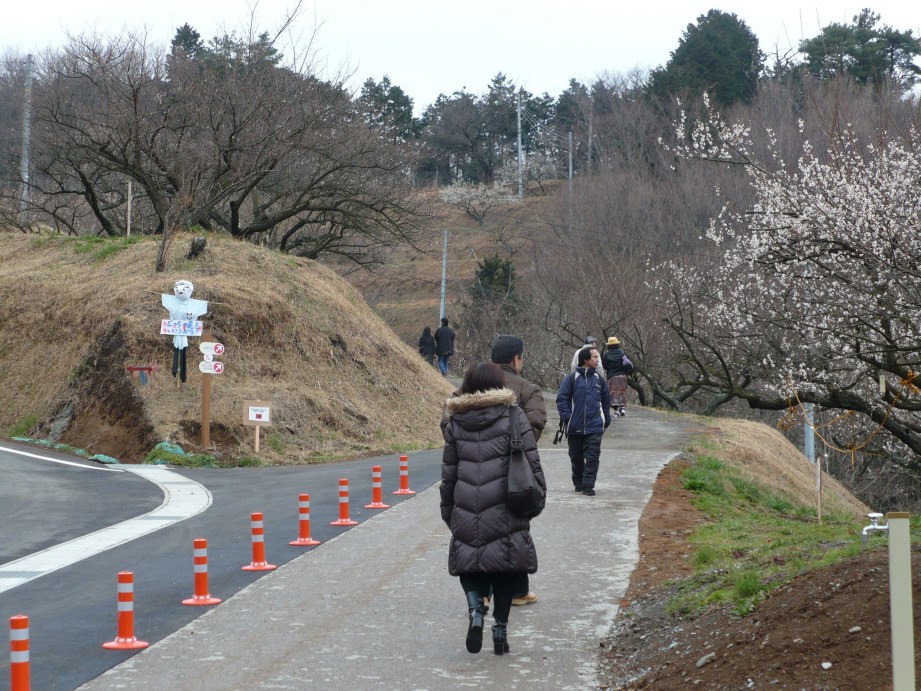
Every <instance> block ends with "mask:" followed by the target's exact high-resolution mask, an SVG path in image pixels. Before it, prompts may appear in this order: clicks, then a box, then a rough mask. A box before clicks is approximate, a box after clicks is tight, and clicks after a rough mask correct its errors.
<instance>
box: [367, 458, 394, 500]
mask: <svg viewBox="0 0 921 691" xmlns="http://www.w3.org/2000/svg"><path fill="white" fill-rule="evenodd" d="M365 508H366V509H389V508H390V504H385V503H384V497H383V490H382V489H381V467H380V466H379V465H376V466H374V467H373V468H371V503H370V504H365Z"/></svg>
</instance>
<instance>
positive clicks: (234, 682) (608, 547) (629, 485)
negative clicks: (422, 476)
mask: <svg viewBox="0 0 921 691" xmlns="http://www.w3.org/2000/svg"><path fill="white" fill-rule="evenodd" d="M551 409H552V404H551ZM554 427H555V422H551V425H550V428H549V429H548V430H547V432H548V434H546V435H545V437H544V438H543V439H542V440H541V442H542V443H541V445H540V448H541V459H542V462H543V465H544V472H545V475H546V477H547V481H548V487H549V491H548V502H547V508H546V510H545V511H544V513H543V514H542V515H541V516H540V517H539V518H537V519H536V520H535V521H534V522H533V523H532V536H533V537H534V541H535V544H536V546H537V552H538V558H539V561H540V568H539V570H538V572H537V574H535V575H534V576H533V577H532V578H531V587H532V589H533V590H535V591H536V592H537V594H538V598H539V599H538V601H537V603H535V604H533V605H529V606H527V607H515V608H513V610H512V614H511V617H510V621H509V642H510V646H511V654H509V655H503V656H496V655H493V653H492V650H491V645H489V634H488V633H487V635H486V641H485V643H486V644H485V645H484V648H483V651H482V652H481V653H480V654H477V655H471V654H469V653H467V652H466V650H465V649H464V636H465V632H466V626H467V609H466V600H465V599H464V596H463V593H462V591H461V589H460V586H459V585H458V582H457V579H456V578H453V577H451V576H450V575H449V574H448V573H447V549H448V541H449V538H450V535H449V533H448V530H447V528H446V527H445V526H444V524H443V523H442V522H441V521H440V517H439V512H438V502H439V496H438V489H437V486H434V485H433V486H430V487H429V488H428V489H426V490H424V491H422V492H420V493H419V494H418V495H416V496H415V497H414V498H412V499H411V500H409V501H404V502H402V503H400V504H399V505H397V506H394V507H393V508H392V509H388V510H386V511H383V512H381V513H380V514H379V515H378V516H377V517H376V518H375V519H374V520H372V521H368V522H366V523H364V524H363V525H360V526H357V527H355V528H351V529H349V530H347V531H345V532H344V533H343V534H341V535H340V536H339V537H336V538H335V539H334V540H331V541H329V542H327V543H325V544H323V545H320V546H319V547H317V548H315V549H313V550H312V551H311V552H310V553H309V554H307V555H304V556H303V557H302V558H299V559H294V560H292V561H291V562H289V563H288V564H286V565H285V566H284V567H282V568H279V569H278V570H277V571H274V572H272V573H270V574H269V575H267V576H265V577H264V578H261V579H259V580H258V581H257V582H255V583H253V584H252V585H250V586H249V587H247V588H245V589H243V590H242V591H240V592H239V593H238V594H237V595H236V596H234V597H233V598H231V599H230V600H228V601H225V602H224V603H222V604H220V605H218V606H216V607H213V608H209V610H208V611H207V612H206V613H205V614H204V615H203V616H201V617H200V618H198V619H196V620H195V621H191V622H190V623H189V624H188V625H187V626H185V627H183V628H182V629H180V630H179V631H176V632H175V633H173V634H172V635H170V636H168V637H167V638H165V639H163V640H161V641H160V642H159V643H158V644H157V645H155V646H152V647H151V648H148V649H147V650H143V651H141V652H140V653H138V654H137V655H134V656H133V657H131V659H130V660H127V661H126V662H124V663H122V664H120V665H117V666H115V667H113V668H112V669H110V670H108V671H107V672H106V673H105V674H103V675H102V676H100V677H98V678H96V679H94V680H92V681H90V682H88V683H87V684H86V685H85V686H84V687H81V688H83V689H86V690H87V691H96V690H103V691H108V690H111V689H119V690H123V689H138V690H141V691H159V690H161V689H162V690H163V691H167V690H169V691H174V690H175V689H196V690H197V691H210V690H215V691H216V690H222V691H231V690H233V691H236V690H238V689H292V690H296V691H299V690H301V689H324V690H325V689H343V690H346V689H347V690H349V691H352V690H354V689H388V690H390V689H416V690H421V689H456V688H464V687H484V686H488V687H490V688H503V689H524V688H528V689H537V688H540V689H553V690H554V691H557V690H559V689H596V688H598V681H599V680H598V678H597V676H596V671H597V667H596V665H597V660H598V650H599V644H600V643H601V641H602V640H603V639H604V637H605V635H606V634H607V632H608V631H609V630H610V626H611V623H612V622H613V620H614V617H615V616H616V614H617V611H618V608H619V602H620V598H621V597H622V596H623V594H624V592H625V591H626V588H627V585H628V583H629V577H630V573H631V572H632V571H633V568H634V566H635V564H636V560H637V558H638V541H639V536H638V532H637V521H638V519H639V516H640V514H641V513H642V510H643V507H644V506H645V504H646V502H647V501H648V499H649V496H650V495H651V492H652V485H653V483H654V481H655V478H656V475H657V474H658V472H659V470H660V469H661V468H662V467H663V466H664V464H666V463H667V462H668V461H669V460H670V459H671V458H673V457H674V456H675V455H676V454H677V453H679V452H680V450H681V449H682V448H683V446H684V445H685V443H686V442H687V440H688V438H689V435H690V434H692V433H693V429H690V428H689V427H688V425H687V423H686V421H685V419H684V418H680V417H678V416H668V415H662V414H659V413H654V412H652V411H640V410H636V409H631V410H629V411H628V417H627V418H625V419H623V420H618V421H616V422H615V425H614V426H613V428H612V429H611V430H609V433H608V434H607V435H605V440H604V442H603V445H602V461H601V471H600V473H599V478H598V483H597V485H596V490H597V492H598V494H597V496H595V497H585V496H583V495H581V494H575V493H574V492H573V491H572V484H571V482H570V479H569V474H570V472H569V463H568V459H567V456H566V451H565V448H561V447H560V446H553V445H552V444H551V443H550V442H551V440H552V430H553V429H554ZM435 455H436V466H437V452H436V454H435ZM420 486H422V485H420ZM491 623H492V622H491V621H489V620H488V624H491Z"/></svg>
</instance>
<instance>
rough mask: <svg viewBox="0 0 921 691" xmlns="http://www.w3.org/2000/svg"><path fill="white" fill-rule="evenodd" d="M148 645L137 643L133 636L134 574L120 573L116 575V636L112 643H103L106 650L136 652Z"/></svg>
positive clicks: (142, 642) (143, 642)
mask: <svg viewBox="0 0 921 691" xmlns="http://www.w3.org/2000/svg"><path fill="white" fill-rule="evenodd" d="M148 645H150V643H148V642H147V641H139V640H138V639H137V638H136V637H135V635H134V574H133V573H132V572H131V571H120V572H119V574H118V635H117V636H116V637H115V640H114V641H109V642H108V643H103V644H102V647H103V648H106V649H107V650H138V649H140V648H146V647H147V646H148Z"/></svg>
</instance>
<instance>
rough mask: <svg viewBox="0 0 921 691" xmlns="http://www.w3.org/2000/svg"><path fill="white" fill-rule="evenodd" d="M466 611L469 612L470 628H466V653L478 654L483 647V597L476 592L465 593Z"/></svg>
mask: <svg viewBox="0 0 921 691" xmlns="http://www.w3.org/2000/svg"><path fill="white" fill-rule="evenodd" d="M467 609H469V610H470V626H468V627H467V652H470V653H478V652H480V649H481V648H482V647H483V617H484V615H485V614H486V612H485V611H484V608H483V596H482V595H481V594H480V593H479V592H477V591H476V590H468V591H467Z"/></svg>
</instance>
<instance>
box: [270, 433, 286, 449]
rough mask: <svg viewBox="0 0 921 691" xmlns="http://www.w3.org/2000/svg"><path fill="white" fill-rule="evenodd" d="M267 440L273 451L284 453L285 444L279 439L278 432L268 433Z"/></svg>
mask: <svg viewBox="0 0 921 691" xmlns="http://www.w3.org/2000/svg"><path fill="white" fill-rule="evenodd" d="M268 442H269V447H270V448H271V449H272V451H274V452H275V453H284V452H285V448H286V445H285V443H284V442H283V441H282V440H281V437H280V436H279V435H278V434H275V433H273V434H270V435H269V438H268Z"/></svg>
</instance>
